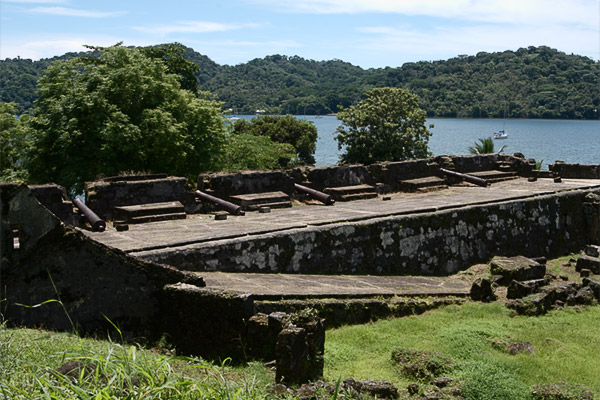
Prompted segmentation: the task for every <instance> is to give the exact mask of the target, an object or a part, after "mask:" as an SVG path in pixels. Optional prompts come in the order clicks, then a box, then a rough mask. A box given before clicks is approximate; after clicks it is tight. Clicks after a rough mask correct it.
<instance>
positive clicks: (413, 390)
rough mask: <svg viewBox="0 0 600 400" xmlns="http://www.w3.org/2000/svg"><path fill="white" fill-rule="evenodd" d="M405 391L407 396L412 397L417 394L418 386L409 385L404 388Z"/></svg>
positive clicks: (414, 384)
mask: <svg viewBox="0 0 600 400" xmlns="http://www.w3.org/2000/svg"><path fill="white" fill-rule="evenodd" d="M406 390H408V394H410V395H411V396H414V395H415V394H417V393H419V385H417V384H416V383H411V384H410V385H408V386H407V387H406Z"/></svg>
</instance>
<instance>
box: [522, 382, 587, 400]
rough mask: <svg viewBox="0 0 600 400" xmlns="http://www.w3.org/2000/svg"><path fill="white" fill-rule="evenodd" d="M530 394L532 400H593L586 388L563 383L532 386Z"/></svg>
mask: <svg viewBox="0 0 600 400" xmlns="http://www.w3.org/2000/svg"><path fill="white" fill-rule="evenodd" d="M532 394H533V398H534V400H594V393H593V392H592V391H591V390H590V389H588V388H587V387H585V386H581V385H574V384H571V383H564V382H559V383H545V384H541V385H537V386H534V388H533V393H532Z"/></svg>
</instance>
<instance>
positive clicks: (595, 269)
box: [575, 254, 600, 274]
mask: <svg viewBox="0 0 600 400" xmlns="http://www.w3.org/2000/svg"><path fill="white" fill-rule="evenodd" d="M582 269H589V270H590V271H591V272H592V273H594V274H600V258H597V257H590V256H588V255H586V254H581V255H580V256H579V258H578V259H577V264H575V270H576V271H581V270H582Z"/></svg>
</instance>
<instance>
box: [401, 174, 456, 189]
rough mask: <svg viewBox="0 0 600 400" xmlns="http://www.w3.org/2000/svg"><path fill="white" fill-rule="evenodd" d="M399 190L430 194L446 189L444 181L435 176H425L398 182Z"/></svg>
mask: <svg viewBox="0 0 600 400" xmlns="http://www.w3.org/2000/svg"><path fill="white" fill-rule="evenodd" d="M399 188H400V190H402V191H404V192H432V191H434V190H442V189H447V188H448V185H447V184H446V181H445V180H444V179H442V178H440V177H437V176H426V177H424V178H416V179H407V180H403V181H400V182H399Z"/></svg>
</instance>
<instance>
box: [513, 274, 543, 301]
mask: <svg viewBox="0 0 600 400" xmlns="http://www.w3.org/2000/svg"><path fill="white" fill-rule="evenodd" d="M548 284H550V280H549V279H533V280H530V281H523V282H520V281H515V280H513V281H511V282H510V285H508V291H507V293H506V297H507V298H509V299H520V298H523V297H526V296H529V295H530V294H532V293H537V292H539V290H540V288H541V287H543V286H547V285H548Z"/></svg>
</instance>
